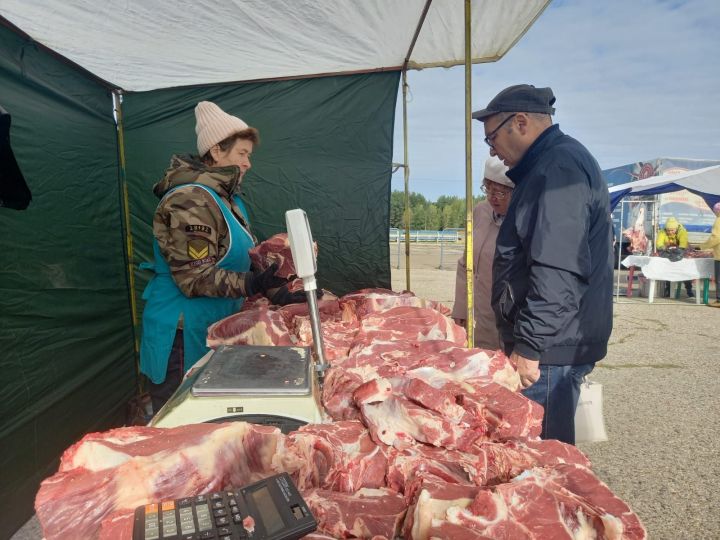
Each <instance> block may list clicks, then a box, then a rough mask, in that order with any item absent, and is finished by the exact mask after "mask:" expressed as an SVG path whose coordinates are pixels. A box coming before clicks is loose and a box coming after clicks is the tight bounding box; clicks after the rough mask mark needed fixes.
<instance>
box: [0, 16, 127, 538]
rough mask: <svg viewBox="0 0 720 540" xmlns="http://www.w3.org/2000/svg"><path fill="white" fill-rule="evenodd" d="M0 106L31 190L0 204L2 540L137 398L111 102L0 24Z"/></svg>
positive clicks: (84, 78) (76, 72) (102, 90)
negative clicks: (18, 204)
mask: <svg viewBox="0 0 720 540" xmlns="http://www.w3.org/2000/svg"><path fill="white" fill-rule="evenodd" d="M0 103H1V104H2V106H3V107H4V108H5V109H6V110H8V111H9V112H10V113H11V114H12V120H13V124H12V130H11V142H12V147H13V150H14V153H15V156H16V158H17V161H18V163H19V164H20V167H21V169H22V170H23V173H24V175H25V178H26V180H27V181H28V184H29V186H30V188H31V190H32V192H33V201H32V203H31V204H30V206H29V207H28V209H27V210H24V211H16V210H10V209H6V208H0V230H2V234H1V235H0V246H1V247H0V252H1V253H2V255H1V257H2V262H1V263H0V351H2V352H1V353H0V355H1V356H0V373H2V376H1V377H0V395H1V396H2V400H0V537H2V538H6V537H8V536H9V535H10V534H11V533H12V532H13V531H14V530H15V529H16V528H17V527H18V526H19V525H20V524H22V523H23V521H24V520H26V519H27V518H28V517H29V515H30V514H31V512H32V501H33V499H34V497H35V493H36V491H37V487H38V483H39V482H40V481H41V480H42V479H43V478H45V477H46V476H48V475H50V474H52V473H53V472H55V470H56V469H57V463H56V461H57V457H58V455H59V453H60V452H61V451H62V450H63V449H64V448H66V447H67V446H69V445H70V444H72V443H73V442H75V441H76V440H77V439H78V438H79V437H81V436H82V435H83V434H84V433H85V432H87V431H89V430H97V429H103V428H106V427H108V426H110V425H117V423H118V420H120V421H122V419H121V418H118V412H119V411H118V409H119V407H121V406H122V404H123V403H125V402H127V400H128V398H130V397H131V395H132V394H133V393H134V389H135V369H134V361H133V327H132V322H131V315H130V303H129V301H128V298H129V296H128V292H129V291H128V278H127V275H126V270H125V268H126V265H125V264H124V260H125V253H124V249H123V245H124V238H123V237H124V234H123V227H122V213H121V211H120V208H121V205H120V193H119V189H118V157H117V156H118V153H117V135H116V128H115V122H114V120H113V115H112V107H111V96H110V92H109V91H108V89H107V88H105V87H103V86H102V85H101V84H99V83H98V82H96V81H95V80H92V79H91V78H89V77H88V76H87V74H84V73H82V72H80V71H79V70H77V69H74V68H71V67H69V66H67V65H65V64H63V63H61V62H59V61H58V60H57V59H56V58H54V57H52V56H51V55H49V54H48V53H47V52H46V51H44V50H42V49H39V48H38V47H36V46H35V45H33V44H32V43H31V42H29V41H27V40H26V39H24V38H22V37H21V36H19V35H17V34H16V33H15V32H13V31H11V30H9V29H8V28H6V27H3V26H0Z"/></svg>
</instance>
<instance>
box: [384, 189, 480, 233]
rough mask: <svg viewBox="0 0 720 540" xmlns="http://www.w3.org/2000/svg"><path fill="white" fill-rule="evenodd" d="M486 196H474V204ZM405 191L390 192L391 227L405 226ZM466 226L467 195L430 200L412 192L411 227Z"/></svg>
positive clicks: (445, 196) (421, 228)
mask: <svg viewBox="0 0 720 540" xmlns="http://www.w3.org/2000/svg"><path fill="white" fill-rule="evenodd" d="M484 198H485V197H484V196H481V195H479V196H476V197H473V200H474V204H473V206H475V204H477V203H479V202H480V201H481V200H483V199H484ZM404 211H405V192H404V191H397V190H396V191H393V192H392V193H391V194H390V227H397V228H398V229H404V228H405V220H404V219H403V215H404ZM464 227H465V197H462V198H460V197H455V196H452V197H450V196H447V195H442V196H440V197H438V200H437V201H435V202H432V201H428V200H427V199H426V198H425V197H423V196H422V195H421V194H420V193H414V192H412V193H410V228H411V229H414V230H425V231H442V230H445V229H457V228H464Z"/></svg>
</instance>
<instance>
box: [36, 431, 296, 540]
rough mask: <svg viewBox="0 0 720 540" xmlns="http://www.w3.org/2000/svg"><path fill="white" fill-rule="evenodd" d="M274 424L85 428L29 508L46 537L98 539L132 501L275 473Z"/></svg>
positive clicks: (119, 521) (278, 444)
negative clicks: (101, 430) (86, 432)
mask: <svg viewBox="0 0 720 540" xmlns="http://www.w3.org/2000/svg"><path fill="white" fill-rule="evenodd" d="M283 440H284V439H283V437H282V434H281V433H280V431H279V430H278V429H277V428H272V427H265V426H255V425H252V424H247V423H244V422H235V423H231V424H193V425H188V426H181V427H177V428H170V429H161V428H149V427H132V428H119V429H115V430H111V431H108V432H105V433H99V434H98V433H93V434H90V435H87V436H86V437H84V438H83V439H81V440H80V441H79V442H78V443H76V444H74V445H73V446H71V447H70V448H69V449H68V450H66V451H65V453H64V454H63V457H62V459H61V465H60V470H59V471H58V472H57V473H56V474H55V475H53V476H51V477H50V478H48V479H46V480H44V481H43V482H42V484H41V485H40V490H39V491H38V494H37V496H36V498H35V511H36V514H37V517H38V519H39V521H40V524H41V526H42V529H43V533H44V535H45V538H46V539H47V540H64V539H73V540H74V539H77V538H82V539H84V540H92V539H95V538H98V535H99V533H100V528H101V524H102V522H103V520H105V519H106V518H107V519H109V520H111V521H112V522H113V523H108V524H106V525H105V529H106V530H107V531H116V530H117V527H118V526H119V527H123V526H125V525H123V523H127V521H126V520H124V518H123V515H124V514H128V515H129V514H132V512H133V511H134V510H135V508H136V507H137V506H140V505H142V504H147V503H149V502H152V501H157V500H162V499H173V498H179V497H185V496H191V495H197V494H200V493H207V492H211V491H218V490H222V489H225V488H227V487H232V486H242V485H244V484H247V483H250V482H254V481H257V480H259V479H261V478H264V477H266V476H269V475H271V474H275V473H276V472H280V471H279V470H278V469H277V468H276V465H275V464H274V462H273V458H274V456H275V455H277V454H278V453H284V451H283V450H282V443H283Z"/></svg>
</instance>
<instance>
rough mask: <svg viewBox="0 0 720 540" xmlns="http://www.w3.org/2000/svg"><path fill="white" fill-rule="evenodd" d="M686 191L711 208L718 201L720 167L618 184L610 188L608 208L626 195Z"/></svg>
mask: <svg viewBox="0 0 720 540" xmlns="http://www.w3.org/2000/svg"><path fill="white" fill-rule="evenodd" d="M681 189H687V190H688V191H690V192H691V193H694V194H695V195H698V196H700V197H702V199H703V200H704V201H705V203H706V204H707V205H708V206H709V207H710V208H712V207H713V205H714V204H715V203H716V202H718V201H720V165H715V166H713V167H704V168H702V169H697V170H694V171H686V172H681V173H677V174H668V175H659V176H651V177H650V178H645V179H644V180H637V181H635V182H628V183H626V184H619V185H616V186H612V187H611V188H610V206H611V208H612V209H614V208H615V207H616V206H617V204H618V203H619V202H620V200H621V199H622V198H623V197H625V196H626V195H658V194H660V193H671V192H673V191H679V190H681Z"/></svg>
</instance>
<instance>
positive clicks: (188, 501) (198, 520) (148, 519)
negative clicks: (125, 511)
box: [142, 491, 249, 540]
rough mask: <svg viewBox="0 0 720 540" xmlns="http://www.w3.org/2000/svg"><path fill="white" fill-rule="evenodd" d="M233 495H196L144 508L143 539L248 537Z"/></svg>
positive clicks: (224, 538) (227, 493) (190, 539)
mask: <svg viewBox="0 0 720 540" xmlns="http://www.w3.org/2000/svg"><path fill="white" fill-rule="evenodd" d="M244 515H247V513H246V512H245V513H243V512H242V511H241V509H240V506H239V505H238V501H237V496H236V494H235V493H234V492H232V491H228V492H220V493H213V494H211V495H198V496H197V497H188V498H185V499H179V500H177V501H163V502H161V503H159V504H148V505H145V507H144V516H145V520H144V527H143V532H144V536H143V537H142V538H143V539H144V540H165V539H172V540H205V539H218V540H238V539H242V540H244V539H246V538H249V535H248V533H247V531H246V530H245V528H244V527H243V526H242V523H243V516H244Z"/></svg>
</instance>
